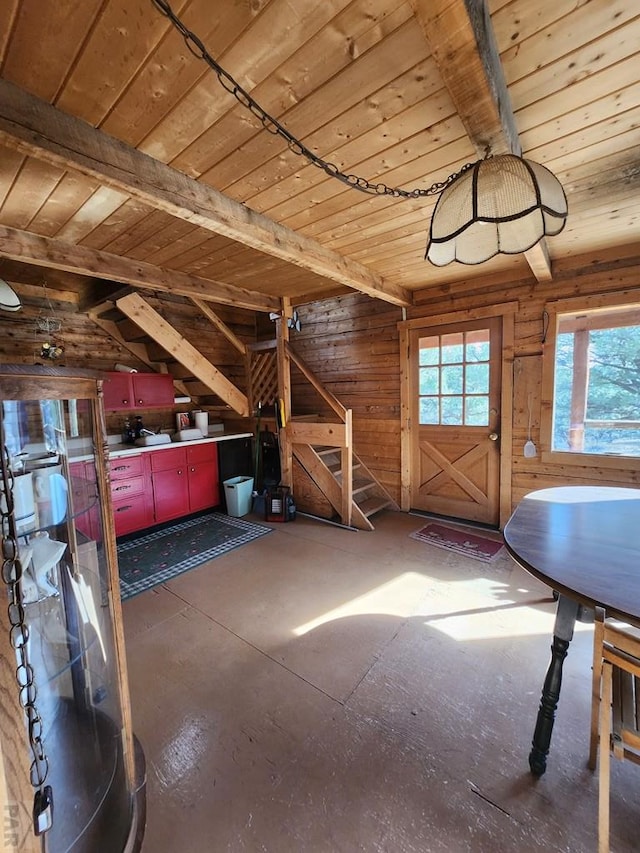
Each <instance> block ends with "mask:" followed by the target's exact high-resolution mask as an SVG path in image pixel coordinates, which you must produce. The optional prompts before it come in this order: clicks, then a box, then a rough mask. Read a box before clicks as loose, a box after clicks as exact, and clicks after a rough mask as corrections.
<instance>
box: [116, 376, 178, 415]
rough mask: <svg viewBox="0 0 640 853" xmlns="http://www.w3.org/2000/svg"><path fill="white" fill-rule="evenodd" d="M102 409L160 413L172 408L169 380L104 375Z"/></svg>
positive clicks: (172, 392) (157, 377)
mask: <svg viewBox="0 0 640 853" xmlns="http://www.w3.org/2000/svg"><path fill="white" fill-rule="evenodd" d="M102 387H103V391H104V407H105V409H106V410H107V411H117V410H124V409H164V408H168V407H170V406H173V400H174V390H173V378H172V377H171V375H170V374H168V373H119V372H117V371H113V372H110V373H107V374H105V378H104V383H103V386H102Z"/></svg>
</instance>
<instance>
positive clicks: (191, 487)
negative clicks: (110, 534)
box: [110, 442, 220, 536]
mask: <svg viewBox="0 0 640 853" xmlns="http://www.w3.org/2000/svg"><path fill="white" fill-rule="evenodd" d="M110 476H111V502H112V505H113V518H114V524H115V530H116V536H124V535H125V533H134V532H135V531H137V530H143V529H144V528H145V527H150V526H151V525H153V524H161V523H162V522H164V521H172V520H173V519H175V518H181V517H182V516H184V515H189V514H190V513H192V512H199V511H200V510H203V509H210V508H212V507H214V506H218V504H219V503H220V486H219V484H218V446H217V444H215V443H214V442H211V443H206V444H197V445H193V446H191V447H184V446H176V447H167V448H165V449H162V450H151V451H145V452H144V453H140V454H137V455H133V456H121V457H115V458H113V459H112V460H111V474H110Z"/></svg>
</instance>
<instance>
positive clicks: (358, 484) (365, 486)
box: [352, 480, 376, 498]
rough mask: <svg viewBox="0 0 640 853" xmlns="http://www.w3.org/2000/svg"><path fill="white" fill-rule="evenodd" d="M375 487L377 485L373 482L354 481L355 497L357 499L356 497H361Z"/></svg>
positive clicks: (353, 492)
mask: <svg viewBox="0 0 640 853" xmlns="http://www.w3.org/2000/svg"><path fill="white" fill-rule="evenodd" d="M375 487H376V483H374V482H373V480H354V483H353V491H352V494H353V497H354V498H355V496H356V495H361V494H362V493H363V492H366V491H368V490H369V489H372V488H375Z"/></svg>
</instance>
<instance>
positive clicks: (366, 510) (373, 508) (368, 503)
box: [356, 495, 391, 518]
mask: <svg viewBox="0 0 640 853" xmlns="http://www.w3.org/2000/svg"><path fill="white" fill-rule="evenodd" d="M356 503H357V504H358V507H359V508H360V511H361V512H362V514H363V515H366V517H367V518H370V517H371V516H372V515H375V513H376V512H380V510H382V509H385V507H388V506H391V501H390V500H388V499H387V498H381V497H380V496H378V495H374V496H373V497H371V498H367V499H366V500H364V501H362V503H359V502H358V501H356Z"/></svg>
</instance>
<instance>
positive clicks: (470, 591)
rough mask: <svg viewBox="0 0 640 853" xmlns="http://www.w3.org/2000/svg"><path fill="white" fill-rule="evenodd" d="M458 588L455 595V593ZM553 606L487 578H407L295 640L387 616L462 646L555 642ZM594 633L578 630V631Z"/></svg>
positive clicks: (304, 628)
mask: <svg viewBox="0 0 640 853" xmlns="http://www.w3.org/2000/svg"><path fill="white" fill-rule="evenodd" d="M453 588H455V593H453V591H452V590H453ZM554 614H555V603H554V602H552V601H551V593H549V596H548V599H547V598H545V596H544V595H540V594H539V593H538V592H537V591H531V590H527V589H523V588H514V587H513V586H511V585H509V584H507V583H501V582H499V581H496V580H494V579H489V578H473V579H470V580H465V581H456V582H455V584H452V583H451V581H440V580H435V579H434V578H432V577H428V576H425V575H423V574H420V573H419V572H404V573H403V574H401V575H398V576H397V577H395V578H393V580H390V581H387V583H384V584H381V585H380V586H377V587H375V588H374V589H372V590H369V591H368V592H366V593H364V595H359V596H357V597H355V598H352V599H351V600H350V601H347V602H345V603H344V604H341V605H340V606H339V607H335V608H333V609H332V610H328V611H327V612H326V613H323V614H322V615H320V616H318V617H317V618H316V619H312V620H311V621H309V622H305V623H304V624H303V625H299V626H298V627H297V628H294V629H293V634H294V635H295V636H296V637H301V636H303V635H304V634H306V633H307V632H308V631H312V630H314V629H315V628H318V627H319V626H320V625H324V624H326V623H327V622H332V621H333V620H335V619H345V618H347V617H349V616H364V615H384V616H396V617H400V618H403V619H408V618H409V617H421V618H422V619H423V620H424V624H425V625H429V626H430V627H432V628H434V629H436V630H437V631H441V632H442V633H444V634H446V635H447V636H448V637H451V638H452V639H454V640H458V641H461V642H462V641H467V640H487V639H492V638H499V637H503V638H504V637H524V636H530V635H533V634H542V635H548V636H549V637H550V636H551V632H552V630H553V619H554ZM580 630H591V626H590V625H583V624H581V623H577V624H576V631H580Z"/></svg>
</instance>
